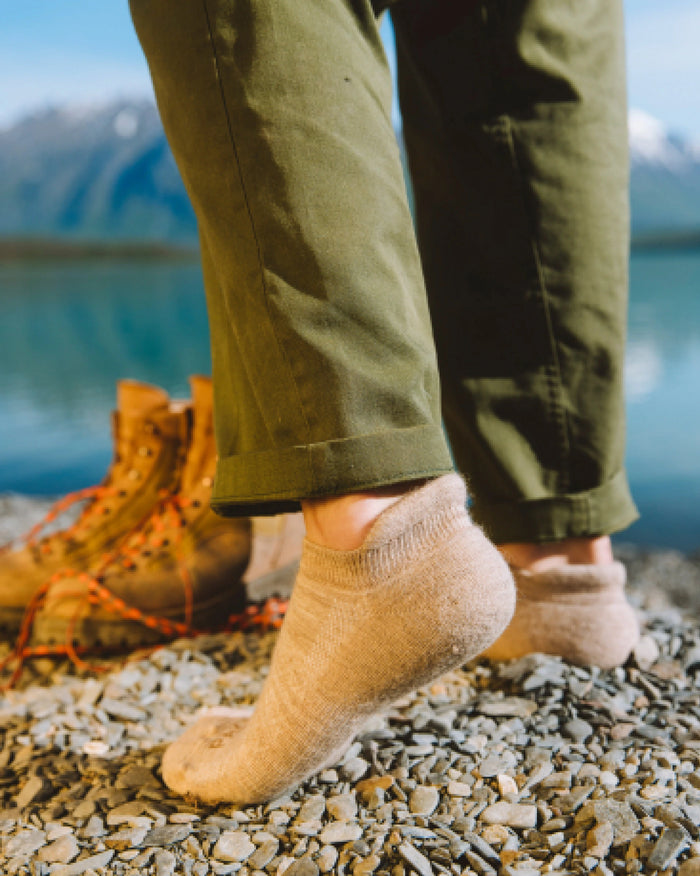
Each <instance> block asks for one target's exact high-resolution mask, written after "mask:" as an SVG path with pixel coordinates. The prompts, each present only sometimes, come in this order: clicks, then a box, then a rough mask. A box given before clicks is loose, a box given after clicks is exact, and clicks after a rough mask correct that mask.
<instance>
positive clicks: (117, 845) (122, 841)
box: [104, 827, 148, 851]
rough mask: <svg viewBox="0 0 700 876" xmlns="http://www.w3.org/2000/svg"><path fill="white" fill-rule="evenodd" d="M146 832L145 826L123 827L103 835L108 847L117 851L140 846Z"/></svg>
mask: <svg viewBox="0 0 700 876" xmlns="http://www.w3.org/2000/svg"><path fill="white" fill-rule="evenodd" d="M147 833H148V828H147V827H125V828H124V829H123V830H118V831H116V833H112V834H110V835H109V836H108V837H105V840H104V843H105V845H106V846H109V847H110V849H116V850H117V851H123V850H124V849H135V848H138V847H140V846H141V843H142V842H143V841H144V839H145V838H146V834H147Z"/></svg>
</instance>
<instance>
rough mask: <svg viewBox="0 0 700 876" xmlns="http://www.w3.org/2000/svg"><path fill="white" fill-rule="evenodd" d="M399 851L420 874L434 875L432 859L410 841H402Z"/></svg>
mask: <svg viewBox="0 0 700 876" xmlns="http://www.w3.org/2000/svg"><path fill="white" fill-rule="evenodd" d="M398 852H399V854H400V855H401V857H402V858H403V859H404V861H405V862H406V863H407V864H408V865H409V866H411V867H413V869H414V870H415V871H416V873H418V874H419V876H434V873H433V868H432V866H431V865H430V861H429V860H428V859H427V858H426V857H425V855H423V854H422V853H421V852H419V851H418V849H416V848H414V847H413V846H412V845H409V844H408V843H402V844H401V845H400V846H399V848H398Z"/></svg>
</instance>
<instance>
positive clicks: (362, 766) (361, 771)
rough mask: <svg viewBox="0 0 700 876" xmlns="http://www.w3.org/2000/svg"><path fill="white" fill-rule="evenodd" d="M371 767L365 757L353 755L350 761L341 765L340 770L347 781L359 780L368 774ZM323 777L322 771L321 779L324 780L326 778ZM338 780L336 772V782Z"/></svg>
mask: <svg viewBox="0 0 700 876" xmlns="http://www.w3.org/2000/svg"><path fill="white" fill-rule="evenodd" d="M369 767H370V765H369V763H368V762H367V761H366V760H364V758H362V757H351V758H350V760H349V761H347V762H346V763H344V764H343V765H342V766H341V768H340V772H341V773H342V775H343V778H344V779H345V780H346V781H348V782H357V781H358V780H359V779H361V778H362V777H363V776H364V775H366V774H367V771H368V770H369ZM324 772H335V770H325V771H324ZM322 777H323V773H321V776H320V777H319V778H321V781H324V779H323V778H322ZM337 781H338V775H337V773H336V777H335V780H334V782H337ZM334 782H331V784H333V783H334Z"/></svg>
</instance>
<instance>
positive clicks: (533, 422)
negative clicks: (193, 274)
mask: <svg viewBox="0 0 700 876" xmlns="http://www.w3.org/2000/svg"><path fill="white" fill-rule="evenodd" d="M130 5H131V12H132V16H133V19H134V22H135V25H136V29H137V32H138V35H139V38H140V40H141V43H142V46H143V48H144V51H145V54H146V57H147V59H148V62H149V66H150V69H151V75H152V78H153V82H154V86H155V91H156V97H157V101H158V105H159V109H160V112H161V116H162V119H163V124H164V127H165V130H166V133H167V136H168V139H169V141H170V144H171V146H172V149H173V152H174V154H175V158H176V160H177V162H178V166H179V168H180V171H181V173H182V176H183V179H184V181H185V185H186V187H187V189H188V192H189V194H190V197H191V199H192V202H193V204H194V208H195V211H196V213H197V217H198V222H199V228H200V240H201V248H202V254H203V264H204V276H205V287H206V293H207V306H208V309H209V318H210V325H211V343H212V360H213V376H214V386H215V411H216V430H217V441H218V447H219V456H220V459H219V466H218V472H217V478H216V483H215V488H214V498H213V505H214V507H215V509H216V510H217V511H220V512H222V513H227V514H242V513H275V512H278V511H284V510H290V509H293V508H298V506H299V500H300V499H302V498H308V497H314V496H328V495H336V494H340V493H344V492H349V491H354V490H360V489H366V488H371V487H375V486H379V485H385V484H390V483H397V482H401V481H409V480H415V479H418V478H423V477H429V476H434V475H439V474H442V473H444V472H447V471H450V470H451V469H452V465H453V463H452V458H451V454H450V451H449V449H448V445H447V442H446V440H445V437H444V432H443V427H442V421H443V419H444V425H445V427H446V430H447V433H448V435H449V440H450V444H451V450H452V455H453V457H454V460H455V461H456V463H457V466H458V467H459V468H460V469H461V470H462V471H463V472H464V474H465V475H466V477H467V480H468V483H469V485H470V489H471V492H472V496H473V509H472V510H473V514H474V517H475V518H476V519H477V520H479V521H480V522H481V523H482V524H483V525H484V526H485V528H486V530H487V532H488V533H489V535H490V536H491V538H492V539H494V540H495V541H496V542H505V541H547V540H553V539H559V538H565V537H570V536H585V535H596V534H601V533H609V532H613V531H615V530H617V529H621V528H623V527H625V526H627V525H628V524H629V523H630V522H632V520H634V518H635V516H636V511H635V508H634V504H633V502H632V500H631V498H630V495H629V490H628V486H627V481H626V476H625V473H624V468H623V454H624V416H623V398H622V363H623V352H624V342H625V324H626V289H627V246H628V239H627V236H628V230H627V229H628V215H627V214H628V207H627V174H628V170H627V134H626V110H625V93H624V51H623V42H622V19H621V9H620V7H621V3H620V2H619V0H589V2H587V3H580V4H577V3H570V2H564V0H509V2H502V0H499V2H495V0H486V2H475V0H399V2H398V3H396V4H395V5H394V6H393V7H392V16H393V19H394V23H395V28H396V33H397V47H398V48H397V51H398V61H399V87H400V98H401V108H402V112H403V117H404V135H405V142H406V149H407V153H408V159H409V166H410V171H411V178H412V181H413V189H414V197H415V214H416V221H417V231H418V235H417V236H418V242H419V246H418V245H417V244H416V235H415V232H414V229H413V226H412V221H411V216H410V212H409V207H408V203H407V197H406V192H405V185H404V178H403V172H402V164H401V160H400V153H399V149H398V147H397V144H396V140H395V136H394V132H393V129H392V124H391V116H390V105H391V78H390V74H389V70H388V66H387V63H386V59H385V57H384V52H383V49H382V45H381V42H380V38H379V34H378V30H377V21H376V11H377V10H376V9H375V8H374V7H373V6H372V4H371V3H370V2H369V0H304V2H301V0H131V4H130ZM419 247H420V254H419ZM426 287H427V293H428V295H427V298H426ZM428 301H429V305H428ZM438 363H439V372H440V376H439V377H438Z"/></svg>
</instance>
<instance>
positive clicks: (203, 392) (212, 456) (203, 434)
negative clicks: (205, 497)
mask: <svg viewBox="0 0 700 876" xmlns="http://www.w3.org/2000/svg"><path fill="white" fill-rule="evenodd" d="M190 390H191V392H192V419H193V426H192V439H191V442H190V447H189V450H188V451H187V461H186V462H185V469H184V471H183V475H182V487H183V489H184V490H185V491H187V490H190V489H191V488H193V487H194V486H196V485H197V483H198V482H199V481H200V480H201V479H202V477H205V476H208V477H213V476H214V467H215V463H216V444H215V441H214V412H213V402H214V393H213V387H212V382H211V378H209V377H202V376H200V375H194V376H193V377H190Z"/></svg>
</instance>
